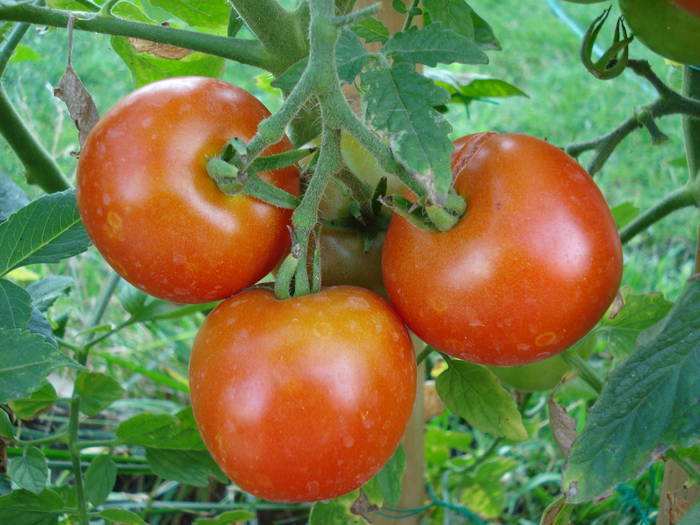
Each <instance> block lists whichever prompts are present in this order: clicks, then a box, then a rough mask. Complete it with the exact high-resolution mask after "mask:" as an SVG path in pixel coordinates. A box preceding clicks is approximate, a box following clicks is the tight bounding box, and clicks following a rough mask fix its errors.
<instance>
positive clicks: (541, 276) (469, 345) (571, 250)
mask: <svg viewBox="0 0 700 525" xmlns="http://www.w3.org/2000/svg"><path fill="white" fill-rule="evenodd" d="M452 169H453V172H454V174H455V176H456V181H455V188H456V190H457V192H458V193H459V194H460V195H462V196H463V197H464V198H465V199H466V201H467V211H466V213H465V215H464V217H462V219H461V220H460V221H459V222H458V224H457V225H456V226H455V227H454V228H453V229H451V230H450V231H447V232H441V233H436V232H426V231H422V230H419V229H418V228H416V227H415V226H413V225H412V224H410V223H409V222H408V221H406V220H405V219H403V218H401V217H400V216H394V218H393V219H392V221H391V224H390V226H389V230H388V232H387V236H386V239H385V241H384V251H383V254H382V269H383V275H384V285H385V286H386V290H387V294H388V296H389V299H390V300H391V302H392V303H393V304H394V306H395V307H396V309H397V310H398V312H399V314H400V315H401V317H402V318H403V319H404V321H405V322H406V324H407V325H408V327H409V328H410V329H411V330H413V331H414V332H415V333H416V335H417V336H418V337H420V338H421V339H422V340H424V341H425V342H426V343H428V344H430V345H431V346H433V347H435V348H437V349H438V350H440V351H442V352H445V353H447V354H449V355H452V356H455V357H458V358H461V359H465V360H467V361H473V362H476V363H482V364H488V365H498V366H512V365H521V364H526V363H531V362H534V361H539V360H542V359H545V358H547V357H549V356H552V355H554V354H556V353H558V352H561V351H562V350H564V349H565V348H567V347H569V346H571V345H572V344H573V343H574V342H575V341H577V340H578V339H580V338H581V337H582V336H583V335H584V334H585V333H586V332H587V331H588V330H590V329H591V328H592V327H593V326H594V325H595V323H596V322H597V321H598V319H599V318H600V317H601V316H602V315H603V313H604V312H605V310H606V308H607V307H608V305H609V304H610V303H611V301H612V299H613V298H614V296H615V293H616V291H617V288H618V286H619V284H620V279H621V273H622V252H621V246H620V239H619V236H618V234H617V230H616V228H615V223H614V222H613V219H612V216H611V214H610V211H609V209H608V207H607V205H606V203H605V199H604V198H603V196H602V195H601V193H600V191H599V190H598V188H597V186H596V185H595V183H594V182H593V180H592V178H591V177H590V176H589V175H588V174H587V173H586V172H585V170H584V169H583V168H582V167H581V166H579V165H578V164H577V163H576V162H575V161H574V160H573V159H572V158H571V157H569V156H568V155H567V154H566V153H564V152H563V151H561V150H560V149H559V148H556V147H555V146H552V145H551V144H548V143H546V142H544V141H542V140H539V139H536V138H534V137H529V136H527V135H519V134H497V133H480V134H476V135H469V136H466V137H463V138H461V139H459V140H458V141H456V143H455V150H454V153H453V156H452Z"/></svg>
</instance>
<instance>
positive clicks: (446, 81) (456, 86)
mask: <svg viewBox="0 0 700 525" xmlns="http://www.w3.org/2000/svg"><path fill="white" fill-rule="evenodd" d="M424 74H425V76H426V77H428V78H430V79H432V80H433V82H435V84H436V85H438V86H440V87H441V88H443V89H445V90H446V91H447V92H448V93H449V94H450V96H451V97H452V102H460V103H462V104H468V103H470V102H471V101H473V100H484V99H490V98H502V97H527V94H526V93H525V92H524V91H522V90H520V89H519V88H517V87H516V86H514V85H512V84H509V83H508V82H506V81H504V80H500V79H498V78H492V77H488V76H485V75H480V74H477V73H453V72H452V71H446V70H443V69H431V70H429V71H426V72H425V73H424Z"/></svg>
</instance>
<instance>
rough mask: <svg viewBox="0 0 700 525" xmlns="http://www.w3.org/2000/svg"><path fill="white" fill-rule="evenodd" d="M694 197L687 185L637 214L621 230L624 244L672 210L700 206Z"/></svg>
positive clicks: (621, 238)
mask: <svg viewBox="0 0 700 525" xmlns="http://www.w3.org/2000/svg"><path fill="white" fill-rule="evenodd" d="M698 205H700V204H698V203H697V202H695V199H694V197H693V193H692V191H691V187H690V186H689V185H686V186H684V187H682V188H678V189H676V190H673V191H672V192H671V193H669V194H668V195H666V196H665V197H663V198H662V199H660V200H659V201H658V202H656V204H654V206H652V207H651V208H649V209H648V210H646V211H645V212H643V213H640V214H639V215H637V216H636V217H635V218H634V219H633V220H632V221H631V222H630V223H629V224H627V225H626V226H625V227H624V228H622V229H621V230H620V240H621V241H622V243H623V244H625V243H628V242H629V241H630V240H632V239H633V238H634V237H635V236H636V235H637V234H638V233H641V232H643V231H644V230H646V229H647V228H648V227H649V226H651V225H652V224H654V223H656V222H658V221H660V220H661V219H663V218H664V217H666V216H667V215H669V214H670V213H671V212H674V211H676V210H680V209H682V208H686V207H688V206H698Z"/></svg>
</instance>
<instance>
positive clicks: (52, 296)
mask: <svg viewBox="0 0 700 525" xmlns="http://www.w3.org/2000/svg"><path fill="white" fill-rule="evenodd" d="M74 284H75V281H74V280H73V278H72V277H66V276H63V275H51V276H49V277H46V278H45V279H40V280H38V281H34V282H33V283H30V284H29V285H28V286H27V288H26V290H27V293H29V295H30V296H31V297H32V304H33V305H34V307H35V308H36V309H37V310H39V311H40V312H45V311H46V310H48V309H49V308H50V307H51V306H52V305H53V303H54V302H55V301H56V299H58V298H59V297H61V296H62V295H65V293H66V291H67V290H68V289H69V288H71V287H72V286H73V285H74Z"/></svg>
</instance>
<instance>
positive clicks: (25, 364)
mask: <svg viewBox="0 0 700 525" xmlns="http://www.w3.org/2000/svg"><path fill="white" fill-rule="evenodd" d="M60 366H78V365H77V364H76V363H75V362H74V361H72V360H70V359H69V358H68V357H66V356H65V355H64V354H62V353H61V352H59V351H58V350H57V349H56V348H55V347H54V346H52V345H51V344H49V343H47V342H46V341H45V340H44V338H43V337H42V336H41V335H39V334H34V333H32V332H30V331H28V330H21V329H16V328H14V329H11V330H2V329H0V403H7V402H8V401H10V400H13V399H21V398H24V397H27V396H28V395H29V394H31V393H32V392H33V391H34V390H36V389H37V388H38V387H39V386H41V385H42V383H43V382H44V380H45V379H46V376H47V375H48V374H49V372H51V370H53V369H54V368H57V367H60Z"/></svg>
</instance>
